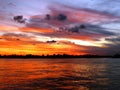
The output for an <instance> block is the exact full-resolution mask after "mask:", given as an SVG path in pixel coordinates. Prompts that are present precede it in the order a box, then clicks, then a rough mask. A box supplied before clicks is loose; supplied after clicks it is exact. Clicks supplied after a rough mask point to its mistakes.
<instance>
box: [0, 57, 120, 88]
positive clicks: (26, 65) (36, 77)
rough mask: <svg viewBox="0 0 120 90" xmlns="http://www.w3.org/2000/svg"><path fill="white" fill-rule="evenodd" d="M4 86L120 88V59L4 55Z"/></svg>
mask: <svg viewBox="0 0 120 90" xmlns="http://www.w3.org/2000/svg"><path fill="white" fill-rule="evenodd" d="M0 90H120V59H110V58H103V59H92V58H91V59H82V58H77V59H0Z"/></svg>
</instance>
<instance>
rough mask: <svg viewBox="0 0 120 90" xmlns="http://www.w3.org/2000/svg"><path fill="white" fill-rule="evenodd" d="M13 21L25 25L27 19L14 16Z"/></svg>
mask: <svg viewBox="0 0 120 90" xmlns="http://www.w3.org/2000/svg"><path fill="white" fill-rule="evenodd" d="M13 19H14V20H15V21H17V22H19V23H25V22H26V19H25V18H24V17H23V16H22V15H18V16H14V17H13Z"/></svg>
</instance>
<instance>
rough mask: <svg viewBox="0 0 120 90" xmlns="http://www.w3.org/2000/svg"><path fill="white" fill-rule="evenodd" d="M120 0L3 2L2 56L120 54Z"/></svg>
mask: <svg viewBox="0 0 120 90" xmlns="http://www.w3.org/2000/svg"><path fill="white" fill-rule="evenodd" d="M119 6H120V0H74V1H73V0H0V54H2V55H11V54H17V55H26V54H33V55H42V54H45V55H47V54H50V55H52V54H70V55H83V54H97V55H113V54H116V53H120V49H119V48H120V12H119V11H120V7H119Z"/></svg>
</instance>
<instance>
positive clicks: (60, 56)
mask: <svg viewBox="0 0 120 90" xmlns="http://www.w3.org/2000/svg"><path fill="white" fill-rule="evenodd" d="M0 58H120V54H115V55H68V54H63V55H60V54H54V55H32V54H27V55H0Z"/></svg>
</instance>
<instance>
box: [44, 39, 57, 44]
mask: <svg viewBox="0 0 120 90" xmlns="http://www.w3.org/2000/svg"><path fill="white" fill-rule="evenodd" d="M56 42H57V41H55V40H51V41H46V43H56Z"/></svg>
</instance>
